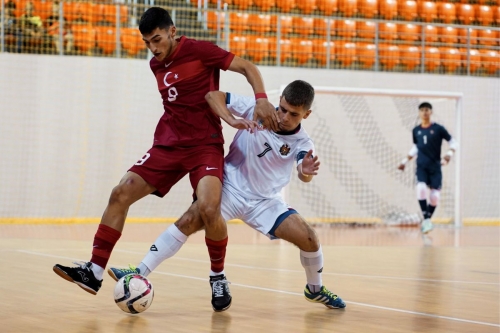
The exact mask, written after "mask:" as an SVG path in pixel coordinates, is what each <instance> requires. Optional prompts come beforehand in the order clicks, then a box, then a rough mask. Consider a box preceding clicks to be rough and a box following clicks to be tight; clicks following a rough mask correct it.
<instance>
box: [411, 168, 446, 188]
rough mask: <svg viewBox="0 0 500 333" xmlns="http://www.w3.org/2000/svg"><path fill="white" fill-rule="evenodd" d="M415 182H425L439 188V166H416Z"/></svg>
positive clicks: (441, 176) (441, 179)
mask: <svg viewBox="0 0 500 333" xmlns="http://www.w3.org/2000/svg"><path fill="white" fill-rule="evenodd" d="M417 182H422V183H426V184H427V186H429V187H430V188H432V189H435V190H440V189H441V185H442V182H443V175H442V173H441V168H424V167H420V166H417Z"/></svg>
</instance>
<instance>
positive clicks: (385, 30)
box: [379, 23, 398, 40]
mask: <svg viewBox="0 0 500 333" xmlns="http://www.w3.org/2000/svg"><path fill="white" fill-rule="evenodd" d="M379 35H380V38H381V39H386V40H394V39H397V38H398V27H397V25H396V24H395V23H380V24H379Z"/></svg>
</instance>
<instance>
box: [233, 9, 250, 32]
mask: <svg viewBox="0 0 500 333" xmlns="http://www.w3.org/2000/svg"><path fill="white" fill-rule="evenodd" d="M248 16H249V15H248V14H247V13H233V12H231V13H230V14H229V28H230V29H231V30H233V31H238V32H241V31H245V30H248Z"/></svg>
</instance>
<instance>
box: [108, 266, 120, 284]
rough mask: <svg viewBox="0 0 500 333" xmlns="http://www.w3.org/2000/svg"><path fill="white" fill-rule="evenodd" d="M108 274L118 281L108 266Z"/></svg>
mask: <svg viewBox="0 0 500 333" xmlns="http://www.w3.org/2000/svg"><path fill="white" fill-rule="evenodd" d="M108 275H109V276H111V278H112V279H113V280H115V281H117V282H118V280H119V279H118V277H116V275H115V273H113V271H112V270H111V268H108Z"/></svg>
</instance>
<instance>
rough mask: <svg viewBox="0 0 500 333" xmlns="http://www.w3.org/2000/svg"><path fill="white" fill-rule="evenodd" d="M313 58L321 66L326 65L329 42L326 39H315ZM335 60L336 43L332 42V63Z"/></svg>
mask: <svg viewBox="0 0 500 333" xmlns="http://www.w3.org/2000/svg"><path fill="white" fill-rule="evenodd" d="M312 42H313V56H314V58H315V59H316V60H318V62H319V63H320V64H322V65H323V66H324V65H326V59H327V51H328V42H327V41H326V40H324V39H313V41H312ZM334 60H335V42H333V41H330V63H332V62H333V61H334Z"/></svg>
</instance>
